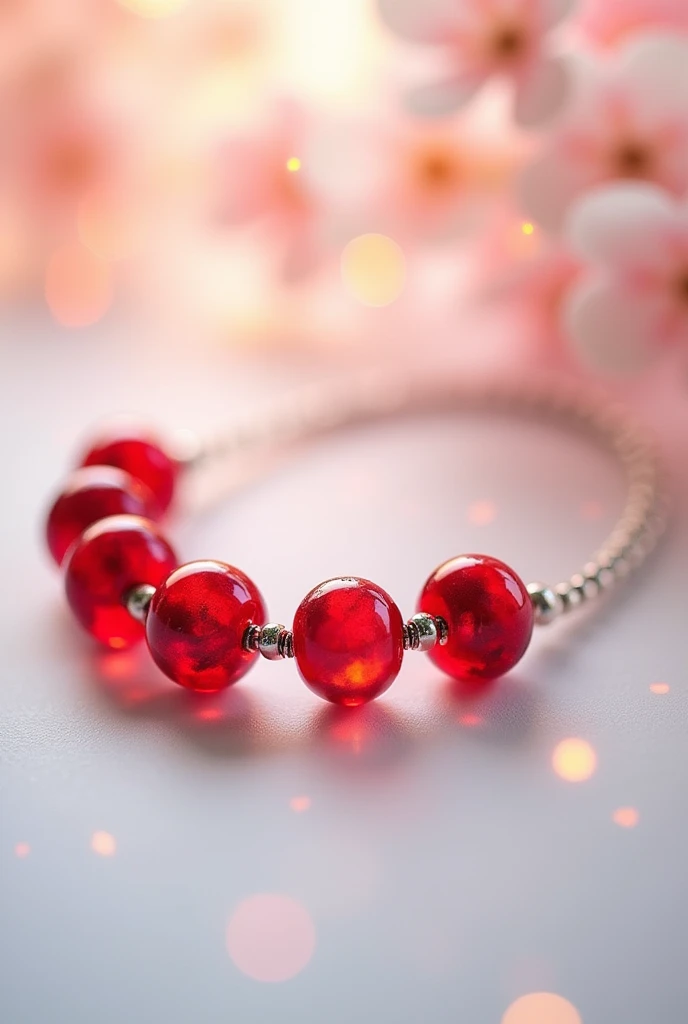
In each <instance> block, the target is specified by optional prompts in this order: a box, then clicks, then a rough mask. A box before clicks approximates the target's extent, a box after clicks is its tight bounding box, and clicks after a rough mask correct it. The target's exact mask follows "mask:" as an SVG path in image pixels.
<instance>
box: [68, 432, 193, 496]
mask: <svg viewBox="0 0 688 1024" xmlns="http://www.w3.org/2000/svg"><path fill="white" fill-rule="evenodd" d="M81 465H82V466H116V467H117V468H118V469H123V470H124V471H125V472H126V473H129V474H130V475H131V476H133V477H135V478H136V479H137V480H141V481H142V482H143V483H144V484H145V485H146V487H148V488H149V490H150V491H151V492H152V493H153V496H154V498H155V500H156V502H157V504H158V514H160V515H161V514H162V513H163V512H165V511H167V509H168V508H169V506H170V504H171V503H172V499H173V497H174V488H175V483H176V480H177V473H178V470H179V467H178V464H177V463H176V462H175V461H174V459H172V458H170V456H169V455H167V454H166V453H165V451H164V450H163V448H162V447H161V446H160V444H159V443H158V442H157V441H156V440H155V439H154V438H152V437H148V436H146V435H145V434H137V433H135V432H134V431H131V432H127V431H124V432H123V433H121V434H117V435H114V434H110V435H109V436H107V437H103V438H101V439H100V440H99V441H97V442H96V444H94V445H93V447H92V448H90V449H89V451H88V452H87V453H86V455H85V456H84V458H83V460H82V463H81Z"/></svg>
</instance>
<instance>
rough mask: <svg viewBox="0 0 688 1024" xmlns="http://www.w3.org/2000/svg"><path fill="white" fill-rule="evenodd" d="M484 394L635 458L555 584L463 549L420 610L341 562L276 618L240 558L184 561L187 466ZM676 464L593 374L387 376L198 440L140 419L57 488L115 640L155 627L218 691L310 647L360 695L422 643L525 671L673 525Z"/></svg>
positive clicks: (311, 670) (305, 396)
mask: <svg viewBox="0 0 688 1024" xmlns="http://www.w3.org/2000/svg"><path fill="white" fill-rule="evenodd" d="M483 407H488V408H496V409H498V410H500V411H509V412H511V411H516V412H519V413H521V414H524V415H529V416H532V415H537V416H542V415H545V416H548V417H549V418H551V419H553V420H555V421H563V422H564V423H567V424H569V425H571V426H574V427H576V428H579V429H581V430H582V431H584V432H585V433H586V434H589V435H591V436H592V437H594V438H595V439H597V441H598V442H600V443H601V444H602V445H603V446H604V447H605V448H608V449H609V450H610V451H612V452H613V453H614V454H615V455H616V457H617V458H618V461H619V462H620V464H621V466H622V468H623V469H624V471H625V474H626V478H627V483H628V493H627V499H626V504H625V507H624V509H623V511H622V514H621V516H620V518H619V520H618V522H617V523H616V525H615V526H614V528H613V530H612V532H611V534H610V535H609V536H608V537H607V539H606V540H605V541H604V542H603V544H602V546H601V548H600V549H599V551H598V552H597V553H596V554H595V555H594V557H593V559H592V560H591V561H589V562H587V563H586V564H585V565H584V567H583V569H582V570H581V571H580V572H577V573H574V575H572V576H571V577H570V578H569V579H567V580H564V581H563V582H561V583H558V584H556V585H555V586H548V585H546V584H543V583H529V584H527V585H526V584H524V583H523V581H522V580H521V578H520V577H519V576H518V575H517V574H516V573H515V572H514V570H513V569H511V568H509V566H507V565H505V564H504V563H503V562H501V561H499V560H497V559H496V558H491V557H490V556H487V555H477V554H466V555H459V556H456V557H453V558H451V559H450V560H449V561H447V562H445V563H444V564H443V565H441V566H439V567H438V568H437V569H436V570H435V571H434V572H433V573H431V575H430V576H429V578H428V579H427V581H426V583H425V585H424V586H423V588H422V590H421V593H420V597H419V599H418V605H417V611H416V613H415V614H414V615H412V616H411V618H409V619H408V621H406V622H404V620H403V618H402V614H401V612H400V611H399V608H398V607H397V605H396V604H395V603H394V601H393V600H392V598H391V597H390V596H389V595H388V594H387V593H386V592H385V591H384V590H383V589H382V588H381V587H379V586H377V585H376V584H374V583H371V582H370V581H369V580H365V579H361V578H358V577H339V578H335V579H330V580H326V581H325V582H324V583H320V584H319V585H318V586H317V587H315V588H314V589H313V590H311V592H310V593H309V594H307V595H306V597H305V598H304V599H303V601H302V602H301V604H300V605H299V607H298V609H297V611H296V615H295V617H294V621H293V626H292V628H291V629H288V628H286V627H285V626H283V625H282V624H280V623H275V622H268V621H267V618H268V617H267V613H266V610H265V603H264V601H263V598H262V596H261V594H260V591H259V590H258V588H257V587H256V585H255V584H254V583H253V581H252V580H251V579H249V578H248V576H246V575H245V574H244V573H243V572H242V571H241V570H240V569H237V568H235V567H233V566H231V565H227V564H225V563H224V562H219V561H213V560H204V561H194V562H189V563H187V564H184V565H180V564H179V560H178V559H177V557H176V555H175V553H174V551H173V549H172V547H171V546H170V544H169V543H168V541H167V540H166V538H165V536H164V535H163V533H162V532H161V530H160V527H159V525H158V524H157V521H158V520H159V519H160V518H161V517H163V516H164V514H165V513H166V511H167V509H168V508H169V506H170V505H171V503H172V501H173V496H174V492H175V489H176V488H177V485H178V483H179V481H180V478H181V477H182V476H184V475H187V474H191V473H196V472H198V471H199V470H202V469H205V468H206V467H208V466H212V465H213V464H218V463H220V464H222V463H224V464H227V463H228V464H229V466H230V468H233V469H234V470H236V468H237V466H238V465H239V463H241V462H243V463H244V464H246V465H248V466H250V467H252V468H254V469H255V468H262V467H263V466H264V465H265V464H266V463H267V462H268V461H269V458H270V457H271V456H273V455H274V454H275V453H276V452H278V451H282V450H283V449H285V448H287V447H291V446H293V445H295V444H297V443H300V442H302V441H304V440H306V439H308V438H310V437H313V436H318V435H321V434H323V433H325V432H327V431H331V430H335V429H339V428H342V427H345V426H347V425H350V424H352V423H360V422H368V421H371V422H372V421H375V420H380V419H383V418H385V417H387V416H392V415H397V414H400V413H407V414H410V413H422V412H428V411H431V412H436V411H438V410H454V409H461V410H463V409H469V410H470V409H480V408H483ZM663 480H664V473H663V470H662V465H661V462H660V459H659V456H658V454H657V451H656V447H655V445H654V443H653V441H652V440H651V439H650V438H649V437H648V436H647V434H646V432H645V431H644V430H643V429H642V428H641V427H640V426H638V425H637V424H636V423H635V422H634V421H633V420H632V419H631V418H630V417H629V415H628V414H627V413H626V412H625V411H624V410H623V409H621V408H619V407H618V406H610V404H609V401H608V400H605V399H604V398H603V397H594V396H591V395H589V394H588V395H583V394H582V393H581V389H580V388H574V387H572V386H570V385H566V386H564V385H561V384H557V385H556V386H554V385H553V384H552V383H551V382H532V381H531V382H528V383H527V384H515V383H504V382H496V383H495V382H487V383H486V382H480V383H477V384H470V385H469V384H468V383H467V382H463V381H461V382H456V381H452V380H449V379H444V380H437V379H433V380H419V379H416V380H413V381H409V380H404V381H393V380H390V379H389V377H385V378H384V379H381V378H377V379H376V378H373V377H370V378H366V379H360V380H357V381H356V382H355V383H354V382H349V383H348V384H347V385H346V386H338V387H335V386H332V385H328V386H322V385H321V386H319V387H317V388H315V387H314V388H311V389H309V390H307V391H305V392H301V393H299V394H298V395H296V396H293V397H292V398H291V399H289V400H288V401H287V402H281V403H280V404H279V405H278V406H275V407H273V409H272V410H271V412H270V413H269V414H262V415H260V416H259V417H258V418H257V419H256V420H254V421H252V422H247V423H244V424H242V425H241V426H239V427H237V428H236V429H235V430H234V431H232V432H231V433H230V434H226V435H221V436H218V437H216V438H211V439H209V440H207V441H206V442H204V443H201V442H190V441H189V440H188V438H187V444H186V447H185V450H184V452H183V453H182V452H174V451H173V445H172V444H171V443H168V444H167V445H164V444H161V443H160V442H159V441H158V440H157V439H155V438H154V437H153V436H151V435H149V434H147V433H146V432H141V431H138V432H137V431H134V430H125V431H120V432H119V433H116V434H112V435H110V436H107V437H102V438H100V439H99V440H98V442H97V443H96V444H94V445H92V446H91V447H90V448H89V450H88V451H87V453H86V454H85V456H84V457H83V459H82V460H81V462H80V468H78V469H77V470H76V471H75V472H74V473H73V474H72V475H71V476H70V478H69V480H68V481H67V484H66V486H65V488H64V489H63V490H62V492H61V493H60V494H59V496H58V497H57V498H56V500H55V501H54V503H53V505H52V507H51V509H50V512H49V514H48V517H47V529H46V533H47V542H48V547H49V549H50V552H51V554H52V556H53V558H54V560H55V561H56V562H57V563H58V565H61V566H62V569H63V572H64V581H65V589H66V595H67V600H68V603H69V605H70V607H71V608H72V611H73V612H74V614H75V616H76V618H77V620H78V621H79V622H80V623H81V625H82V626H83V627H84V628H85V629H86V630H87V631H88V632H89V633H90V634H91V635H92V636H93V637H95V638H96V640H98V641H100V642H101V643H103V644H105V645H107V646H109V647H111V648H115V649H122V648H126V647H129V646H131V645H132V644H134V643H136V642H137V641H139V640H141V639H142V638H143V637H144V636H145V639H146V642H147V644H148V647H149V649H150V652H151V654H152V656H153V659H154V661H155V662H156V664H157V665H158V666H159V667H160V668H161V669H162V671H163V672H164V673H165V674H166V675H167V676H169V678H170V679H172V680H174V682H176V683H179V684H180V685H181V686H184V687H187V688H189V689H191V690H195V691H203V692H214V691H217V690H220V689H222V688H224V687H226V686H229V685H230V684H232V683H234V682H236V681H237V680H238V679H239V678H240V677H241V676H243V675H244V674H245V673H246V672H247V671H248V669H249V668H250V666H251V665H252V664H253V662H254V661H255V660H256V658H257V657H258V655H259V654H261V655H262V656H263V657H265V658H267V659H268V660H271V661H272V660H278V659H282V658H294V659H295V661H296V664H297V667H298V669H299V672H300V674H301V676H302V677H303V679H304V681H305V682H306V684H307V685H308V686H309V687H310V688H311V689H312V690H313V691H314V692H315V693H317V694H318V695H319V696H321V697H324V698H325V699H326V700H329V701H332V702H333V703H335V704H341V705H346V706H350V707H354V706H357V705H359V704H362V703H365V702H366V701H369V700H371V699H373V698H375V697H378V696H379V695H380V694H381V693H383V692H384V691H385V690H386V689H387V688H388V687H389V686H390V685H391V683H392V682H393V681H394V679H395V678H396V676H397V674H398V672H399V670H400V668H401V664H402V659H403V655H404V651H407V650H420V651H426V652H427V653H428V654H429V656H430V658H431V659H432V660H433V662H434V663H435V664H436V665H437V666H438V667H439V668H440V669H442V670H443V671H444V672H446V673H447V674H449V675H450V676H453V677H455V678H459V679H469V680H490V679H495V678H497V677H498V676H501V675H503V674H504V673H506V672H508V671H509V670H510V669H511V668H512V667H513V666H514V665H515V664H516V663H517V662H518V661H519V660H520V658H521V657H522V656H523V654H524V653H525V651H526V648H527V647H528V644H529V642H530V639H531V634H532V631H533V626H534V625H539V626H542V625H547V624H549V623H551V622H553V621H554V620H556V619H558V618H559V617H560V616H563V615H566V614H568V613H569V612H571V611H572V610H574V609H575V608H578V607H579V606H581V605H583V604H585V603H587V602H588V601H590V600H592V599H593V598H595V597H596V596H597V595H599V594H601V593H602V592H603V591H606V590H607V589H609V588H610V587H611V586H612V585H613V584H614V583H616V582H617V581H618V580H620V579H621V578H623V577H624V576H626V575H627V573H628V572H629V570H630V569H633V568H636V567H637V566H639V565H640V563H641V562H642V561H643V560H644V559H645V557H646V556H647V555H648V553H649V552H650V551H651V549H652V548H653V547H654V545H655V544H656V542H657V540H658V538H659V537H660V535H661V533H662V532H663V530H664V528H665V525H666V518H667V501H666V494H665V488H664V483H663Z"/></svg>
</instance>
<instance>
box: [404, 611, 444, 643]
mask: <svg viewBox="0 0 688 1024" xmlns="http://www.w3.org/2000/svg"><path fill="white" fill-rule="evenodd" d="M411 624H413V625H414V626H415V628H416V637H417V640H416V643H414V645H413V648H414V650H416V651H429V650H430V649H431V648H432V647H434V646H435V644H436V643H437V641H438V639H439V634H438V631H437V623H436V622H435V616H434V615H429V614H428V612H417V613H416V614H415V615H412V616H411V618H410V619H409V621H408V623H407V625H409V626H410V625H411Z"/></svg>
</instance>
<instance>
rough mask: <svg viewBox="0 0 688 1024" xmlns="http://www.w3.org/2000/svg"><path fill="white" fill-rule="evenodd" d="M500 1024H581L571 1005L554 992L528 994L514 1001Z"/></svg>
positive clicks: (580, 1018)
mask: <svg viewBox="0 0 688 1024" xmlns="http://www.w3.org/2000/svg"><path fill="white" fill-rule="evenodd" d="M502 1024H583V1018H582V1017H581V1015H580V1014H579V1012H578V1010H577V1009H576V1007H575V1006H574V1005H573V1003H570V1002H569V1001H568V999H564V997H563V996H559V995H557V994H556V993H555V992H530V993H529V994H528V995H525V996H521V997H520V998H519V999H516V1000H515V1001H514V1002H513V1003H512V1004H511V1006H510V1007H509V1008H508V1010H507V1011H506V1013H505V1014H504V1016H503V1017H502Z"/></svg>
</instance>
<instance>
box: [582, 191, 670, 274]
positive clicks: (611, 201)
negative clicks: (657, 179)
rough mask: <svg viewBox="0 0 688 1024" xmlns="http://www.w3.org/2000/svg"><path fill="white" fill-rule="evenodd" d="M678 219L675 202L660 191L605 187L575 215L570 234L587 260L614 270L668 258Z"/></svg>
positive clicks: (590, 194) (585, 199) (589, 198)
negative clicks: (667, 244)
mask: <svg viewBox="0 0 688 1024" xmlns="http://www.w3.org/2000/svg"><path fill="white" fill-rule="evenodd" d="M677 216H678V207H677V205H676V204H675V203H674V202H673V200H672V199H671V197H670V196H668V195H667V194H666V192H663V191H662V190H661V189H660V188H657V187H656V186H654V185H648V184H644V183H642V182H638V183H630V182H629V183H622V182H619V183H618V184H615V185H605V186H603V187H602V188H597V189H595V190H594V191H593V192H590V193H588V195H586V196H584V197H583V198H582V199H581V200H580V201H579V202H578V203H576V204H575V205H574V206H573V207H572V208H571V210H570V212H569V215H568V217H567V221H566V228H565V234H566V237H567V239H568V241H569V244H570V245H571V246H572V248H573V249H574V250H575V251H576V252H578V253H579V254H580V255H581V256H583V257H584V258H585V259H588V260H591V261H593V262H598V263H608V264H612V265H614V266H628V265H629V264H633V263H638V262H642V263H643V265H645V266H647V265H648V263H651V262H653V261H655V260H659V259H661V258H662V256H663V254H664V253H665V252H666V245H665V242H666V238H667V236H668V234H669V233H670V232H671V229H672V225H673V224H675V222H676V220H677Z"/></svg>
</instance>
